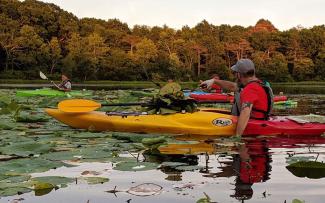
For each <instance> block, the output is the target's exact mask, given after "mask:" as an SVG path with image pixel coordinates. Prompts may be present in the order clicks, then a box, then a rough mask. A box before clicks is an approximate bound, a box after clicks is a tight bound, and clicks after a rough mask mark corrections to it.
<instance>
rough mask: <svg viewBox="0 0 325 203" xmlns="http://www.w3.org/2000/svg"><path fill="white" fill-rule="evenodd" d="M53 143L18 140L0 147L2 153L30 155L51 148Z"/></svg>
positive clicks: (44, 151)
mask: <svg viewBox="0 0 325 203" xmlns="http://www.w3.org/2000/svg"><path fill="white" fill-rule="evenodd" d="M53 147H54V145H53V144H47V143H39V142H34V141H32V142H19V143H13V144H10V145H7V146H5V147H0V152H1V153H2V154H8V155H17V156H22V157H26V156H30V155H36V154H43V153H47V152H49V151H50V150H51V149H53Z"/></svg>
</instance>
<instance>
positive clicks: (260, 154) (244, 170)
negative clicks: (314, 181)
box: [144, 136, 325, 200]
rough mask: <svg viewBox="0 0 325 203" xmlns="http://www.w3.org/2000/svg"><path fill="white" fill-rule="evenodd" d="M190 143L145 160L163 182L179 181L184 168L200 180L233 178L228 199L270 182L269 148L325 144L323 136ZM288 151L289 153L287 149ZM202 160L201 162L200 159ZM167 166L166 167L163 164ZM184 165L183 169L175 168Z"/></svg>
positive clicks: (201, 139) (162, 149)
mask: <svg viewBox="0 0 325 203" xmlns="http://www.w3.org/2000/svg"><path fill="white" fill-rule="evenodd" d="M196 138H198V139H197V140H196V141H194V140H193V139H192V140H191V141H189V140H190V138H189V137H186V136H183V137H181V138H180V137H178V139H182V140H186V141H187V142H183V143H174V144H168V145H167V146H161V147H160V148H159V151H158V150H156V151H154V152H152V151H150V152H149V151H147V152H145V153H144V156H145V158H146V161H150V162H157V163H160V164H162V166H161V168H160V170H161V171H162V172H163V173H165V174H167V177H166V180H169V181H181V180H182V173H183V172H184V171H186V169H199V171H200V173H202V176H203V177H206V178H220V177H227V178H230V177H235V181H234V193H233V194H232V195H231V197H233V198H235V199H238V200H248V199H250V198H252V196H253V189H252V185H253V184H255V183H262V182H265V181H268V180H269V179H270V172H271V169H272V167H271V163H272V153H270V149H272V148H286V149H291V148H300V147H306V146H312V145H314V144H325V138H323V137H308V138H304V137H302V136H298V137H292V136H291V137H249V138H244V139H243V140H242V141H243V143H241V144H239V143H235V142H232V141H229V140H222V139H218V140H215V139H213V138H208V137H196ZM289 151H290V150H289ZM210 155H216V156H217V157H218V158H217V160H218V164H219V165H220V166H218V167H217V168H213V167H211V165H212V164H214V163H212V162H211V160H210V159H209V157H210ZM200 156H202V157H205V159H204V160H205V166H199V157H200ZM201 160H202V159H201ZM166 163H167V164H166ZM182 164H184V165H185V166H186V167H185V168H184V167H179V165H182ZM214 165H215V164H214Z"/></svg>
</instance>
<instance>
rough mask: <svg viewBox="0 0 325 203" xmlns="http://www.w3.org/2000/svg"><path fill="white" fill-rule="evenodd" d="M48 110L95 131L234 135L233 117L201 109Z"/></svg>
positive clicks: (72, 122) (75, 126) (63, 119)
mask: <svg viewBox="0 0 325 203" xmlns="http://www.w3.org/2000/svg"><path fill="white" fill-rule="evenodd" d="M45 111H46V113H47V114H49V115H50V116H52V117H54V118H55V119H57V120H59V121H60V122H62V123H64V124H66V125H69V126H71V127H73V128H79V129H91V130H94V131H117V132H133V133H167V134H192V135H233V134H234V132H235V125H234V123H233V116H231V115H226V114H220V113H212V112H205V111H199V112H195V113H184V114H182V113H179V114H171V115H107V114H106V113H105V112H98V111H92V112H87V113H66V112H63V111H60V110H58V109H45Z"/></svg>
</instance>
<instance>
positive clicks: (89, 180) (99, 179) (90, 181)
mask: <svg viewBox="0 0 325 203" xmlns="http://www.w3.org/2000/svg"><path fill="white" fill-rule="evenodd" d="M84 179H85V180H86V181H87V183H88V184H90V185H95V184H103V183H106V182H108V181H109V179H108V178H104V177H85V178H84Z"/></svg>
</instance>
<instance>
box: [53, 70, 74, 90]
mask: <svg viewBox="0 0 325 203" xmlns="http://www.w3.org/2000/svg"><path fill="white" fill-rule="evenodd" d="M61 80H62V81H61V83H60V84H59V85H56V84H55V83H54V82H52V83H53V84H54V85H55V86H56V87H57V88H58V89H59V90H61V91H65V92H69V91H71V88H72V84H71V81H70V79H69V78H68V76H67V75H65V74H62V75H61Z"/></svg>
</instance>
